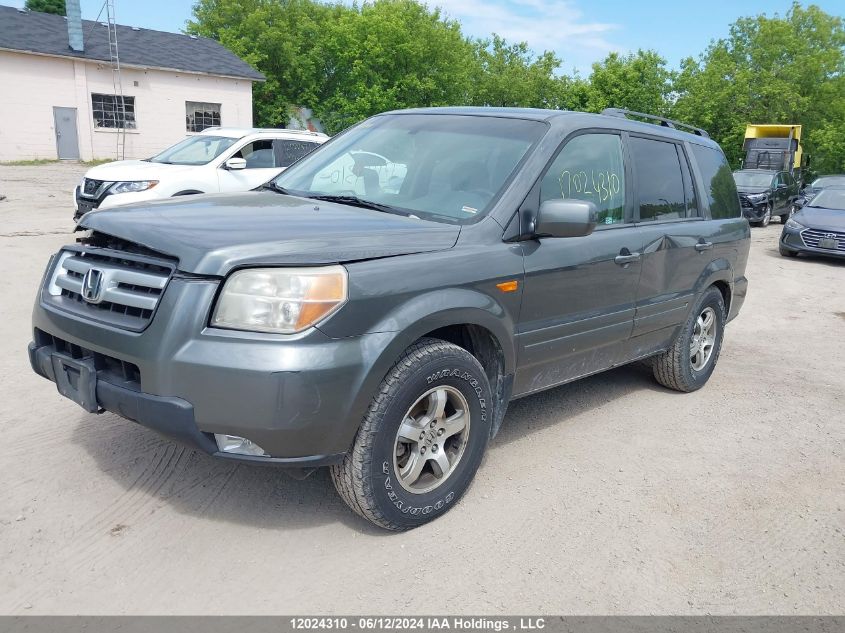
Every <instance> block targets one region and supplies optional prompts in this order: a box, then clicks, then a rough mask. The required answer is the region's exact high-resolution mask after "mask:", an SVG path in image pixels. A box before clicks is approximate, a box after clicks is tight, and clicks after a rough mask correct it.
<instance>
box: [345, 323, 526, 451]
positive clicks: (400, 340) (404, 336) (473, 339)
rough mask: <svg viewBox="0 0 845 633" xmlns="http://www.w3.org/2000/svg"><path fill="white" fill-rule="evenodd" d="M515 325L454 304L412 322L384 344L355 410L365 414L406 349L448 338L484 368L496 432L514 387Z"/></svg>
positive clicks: (369, 372)
mask: <svg viewBox="0 0 845 633" xmlns="http://www.w3.org/2000/svg"><path fill="white" fill-rule="evenodd" d="M508 327H510V328H512V327H513V325H512V324H510V323H509V322H505V321H503V319H502V318H501V315H494V314H492V313H491V312H488V311H487V310H484V309H481V308H478V307H463V308H451V309H449V310H443V311H438V312H431V313H429V314H426V315H424V316H420V317H419V318H417V319H416V320H414V321H412V322H410V323H408V324H407V325H406V326H405V327H404V328H402V329H401V330H398V331H395V332H393V334H394V336H393V337H392V338H391V339H390V340H389V342H388V343H387V344H386V345H384V347H383V348H382V350H381V351H380V353H379V354H378V356H377V358H376V360H375V361H374V362H373V363H372V365H371V367H370V370H369V371H368V372H367V375H366V376H365V378H364V380H363V381H362V384H361V388H360V389H359V391H358V397H357V399H356V401H355V403H354V405H353V407H352V410H351V414H352V415H354V416H357V417H359V418H363V415H364V413H365V412H366V410H367V407H369V405H370V403H371V402H372V399H373V397H374V395H375V394H376V392H377V390H378V388H379V385H380V384H381V382H382V381H383V380H384V378H385V376H387V374H388V372H390V370H391V368H392V367H393V366H394V365H395V364H396V361H397V360H398V359H399V358H400V356H401V355H402V353H403V352H404V351H405V350H406V349H407V348H408V347H410V346H411V345H413V344H414V343H416V342H417V341H419V340H420V339H423V338H436V339H440V340H444V341H447V342H450V343H453V344H454V345H457V346H458V347H461V348H463V349H465V350H467V351H468V352H469V353H470V354H472V355H473V356H474V357H475V358H476V359H477V360H478V362H479V363H480V364H481V366H482V367H483V368H484V371H485V374H486V376H487V379H488V381H489V383H490V388H491V390H492V396H493V400H494V402H493V403H491V405H492V407H493V409H494V413H493V423H492V425H491V433H492V434H495V433H496V432H497V431H498V429H499V427H500V426H501V422H502V420H503V419H504V415H505V410H506V409H507V403H508V401H509V400H510V394H511V391H512V387H513V374H514V370H515V366H516V351H515V347H514V343H513V330H512V329H511V330H510V331H508Z"/></svg>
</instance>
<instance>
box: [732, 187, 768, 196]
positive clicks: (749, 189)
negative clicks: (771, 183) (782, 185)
mask: <svg viewBox="0 0 845 633" xmlns="http://www.w3.org/2000/svg"><path fill="white" fill-rule="evenodd" d="M736 190H737V191H738V192H739V193H744V194H745V195H747V196H753V195H755V194H758V193H769V190H768V189H761V188H760V187H737V188H736Z"/></svg>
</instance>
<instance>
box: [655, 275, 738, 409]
mask: <svg viewBox="0 0 845 633" xmlns="http://www.w3.org/2000/svg"><path fill="white" fill-rule="evenodd" d="M724 331H725V301H724V299H723V298H722V293H721V292H719V289H718V288H715V287H713V286H711V287H710V288H708V289H707V290H706V291H705V293H704V294H703V295H702V296H701V298H700V299H699V300H698V302H697V303H696V304H695V307H694V308H693V310H692V312H690V315H689V317H688V318H687V320H686V322H685V323H684V325H683V326H682V327H681V331H680V332H679V334H678V337H677V338H676V339H675V343H674V344H673V345H672V347H671V348H670V349H669V350H667V351H665V352H663V353H662V354H659V355H657V356H655V357H654V366H653V369H654V377H655V379H656V380H657V382H659V383H660V384H661V385H663V386H664V387H668V388H669V389H675V390H676V391H684V392H690V391H695V390H696V389H701V387H703V386H704V385H705V383H706V382H707V380H708V379H709V378H710V375H711V374H712V373H713V369H715V367H716V361H717V360H718V359H719V352H720V351H721V350H722V338H723V334H724Z"/></svg>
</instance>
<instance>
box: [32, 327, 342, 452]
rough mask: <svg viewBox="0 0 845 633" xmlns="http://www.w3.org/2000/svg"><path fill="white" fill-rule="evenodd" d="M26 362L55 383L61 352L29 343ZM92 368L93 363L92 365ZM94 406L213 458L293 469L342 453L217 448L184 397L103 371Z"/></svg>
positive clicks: (97, 382)
mask: <svg viewBox="0 0 845 633" xmlns="http://www.w3.org/2000/svg"><path fill="white" fill-rule="evenodd" d="M28 351H29V362H30V365H32V369H33V371H34V372H35V373H36V374H38V375H39V376H42V377H44V378H46V379H47V380H50V381H51V382H57V377H56V373H55V366H56V364H55V363H54V362H53V357H54V355H57V354H58V355H61V352H59V351H58V350H57V349H56V348H54V347H52V346H50V345H41V346H39V345H38V344H37V343H34V342H33V343H30V344H29V349H28ZM92 367H93V364H92ZM97 373H98V379H97V381H96V405H98V407H95V408H99V410H98V413H102V412H104V411H110V412H112V413H115V414H117V415H119V416H121V417H123V418H126V419H127V420H131V421H132V422H137V423H138V424H140V425H142V426H145V427H147V428H150V429H152V430H154V431H156V432H158V433H160V434H161V435H164V436H166V437H169V438H170V439H173V440H175V441H177V442H179V443H180V444H183V445H185V446H188V447H190V448H194V449H197V450H201V451H203V452H205V453H208V454H209V455H213V456H214V457H222V458H224V459H232V460H236V461H242V462H251V463H256V464H266V465H273V466H287V467H292V468H314V467H318V466H328V465H330V464H336V463H338V462H340V461H341V460H342V459H343V453H339V454H334V455H310V456H304V457H252V456H249V455H237V454H233V453H223V452H220V451H218V450H217V443H216V442H215V441H214V435H213V434H211V433H205V432H202V431H200V430H199V428H198V427H197V423H196V420H195V419H194V407H193V405H192V404H191V403H190V402H188V401H187V400H183V399H181V398H175V397H166V396H156V395H153V394H149V393H144V392H142V391H137V390H135V389H132V388H130V387H127V386H123V385H119V384H115V383H113V382H109V380H108V375H107V374H106V373H105V372H97Z"/></svg>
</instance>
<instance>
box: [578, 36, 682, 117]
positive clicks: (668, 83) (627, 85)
mask: <svg viewBox="0 0 845 633" xmlns="http://www.w3.org/2000/svg"><path fill="white" fill-rule="evenodd" d="M673 78H674V76H673V73H672V72H670V71H669V70H668V69H667V68H666V60H665V59H663V58H662V57H661V56H660V55H658V54H657V53H656V52H655V51H643V50H638V51H637V52H636V54H631V55H619V54H618V53H611V54H610V55H608V56H607V57H606V58H605V59H604V61H602V62H598V63H595V64H593V72H592V74H591V75H590V81H589V84H590V89H589V92H588V98H587V109H589V110H590V111H591V112H601V111H602V110H603V109H604V108H609V107H612V108H626V109H628V110H634V111H636V112H644V113H646V114H656V115H664V114H667V113H668V112H667V111H668V106H669V94H670V93H671V92H672V80H673Z"/></svg>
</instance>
